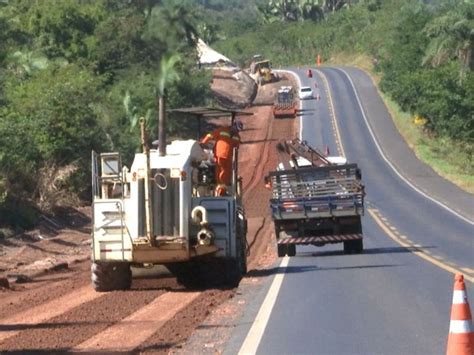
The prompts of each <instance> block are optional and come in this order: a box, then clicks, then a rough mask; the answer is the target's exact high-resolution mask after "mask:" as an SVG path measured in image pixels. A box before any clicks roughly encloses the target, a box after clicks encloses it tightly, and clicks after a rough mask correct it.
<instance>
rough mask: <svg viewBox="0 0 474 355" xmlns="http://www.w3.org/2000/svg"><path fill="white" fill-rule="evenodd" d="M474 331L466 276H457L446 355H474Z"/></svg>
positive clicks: (455, 278)
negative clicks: (465, 281) (465, 282)
mask: <svg viewBox="0 0 474 355" xmlns="http://www.w3.org/2000/svg"><path fill="white" fill-rule="evenodd" d="M473 354H474V331H473V328H472V316H471V310H470V309H469V302H468V301H467V292H466V285H465V284H464V276H463V275H462V274H456V276H455V277H454V292H453V305H452V308H451V322H450V324H449V336H448V347H447V350H446V355H473Z"/></svg>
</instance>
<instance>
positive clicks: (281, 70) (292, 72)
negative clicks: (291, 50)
mask: <svg viewBox="0 0 474 355" xmlns="http://www.w3.org/2000/svg"><path fill="white" fill-rule="evenodd" d="M275 71H276V72H277V73H278V72H283V73H287V74H290V75H293V76H294V77H295V78H296V81H297V82H298V85H299V87H301V79H300V77H299V75H298V74H296V73H295V72H294V71H290V70H284V69H278V70H275ZM299 102H300V107H299V111H300V113H301V110H302V109H303V101H302V100H299ZM299 139H300V141H302V140H303V115H301V114H300V133H299Z"/></svg>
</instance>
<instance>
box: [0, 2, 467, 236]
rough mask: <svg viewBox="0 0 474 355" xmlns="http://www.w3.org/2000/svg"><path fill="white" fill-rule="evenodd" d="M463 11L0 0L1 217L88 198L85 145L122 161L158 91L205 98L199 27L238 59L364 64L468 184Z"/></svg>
mask: <svg viewBox="0 0 474 355" xmlns="http://www.w3.org/2000/svg"><path fill="white" fill-rule="evenodd" d="M473 17H474V5H473V4H472V3H471V2H469V1H467V0H465V1H463V0H450V1H441V0H439V1H421V0H420V1H413V0H391V1H381V0H360V1H356V0H352V1H350V0H346V1H345V0H326V1H323V0H320V1H317V0H280V1H277V0H273V1H267V0H182V1H172V0H142V1H126V0H119V1H115V0H81V1H78V0H61V1H55V0H43V1H36V2H31V1H28V0H0V228H2V227H5V226H13V227H14V228H29V227H32V226H34V225H35V223H36V222H37V220H38V217H39V216H40V215H41V214H54V210H55V208H56V207H57V206H58V205H64V204H68V203H69V204H76V203H78V201H87V199H88V196H89V192H90V183H89V182H90V152H91V150H92V149H94V150H97V151H108V150H117V151H121V152H124V153H125V160H127V159H129V158H130V157H131V156H132V155H133V153H134V152H135V151H136V150H137V149H138V147H139V137H138V132H137V130H138V127H137V121H138V118H139V117H142V116H143V117H145V118H146V119H147V125H148V127H149V131H150V132H156V131H157V129H156V121H157V120H156V117H157V114H158V97H159V96H162V95H165V96H166V98H167V100H168V107H171V108H172V107H179V106H184V105H186V106H187V105H202V104H212V103H211V102H209V95H208V93H209V90H208V83H209V80H210V77H209V73H207V72H206V71H202V70H198V68H197V66H196V60H197V57H196V53H195V51H194V49H193V48H194V42H195V40H196V36H200V37H201V38H203V39H204V40H205V41H206V42H208V43H209V44H211V45H212V46H213V47H214V48H216V49H217V50H218V51H220V52H222V53H223V54H225V55H226V56H227V57H229V58H231V59H232V60H233V61H235V62H237V63H238V64H240V65H241V66H244V67H245V66H247V65H248V64H249V62H250V59H251V57H252V56H253V55H254V54H262V55H264V56H265V57H267V58H269V59H271V60H272V62H273V64H274V66H276V67H278V66H280V65H281V66H286V65H306V64H309V63H315V57H316V55H317V54H319V55H321V56H322V58H323V60H324V62H327V61H331V62H333V63H344V64H356V65H358V66H361V67H363V68H364V69H367V70H369V71H371V73H372V74H373V75H374V77H375V78H376V80H377V82H378V83H379V87H380V89H381V91H382V92H383V93H384V97H386V102H387V105H388V106H389V108H390V109H391V112H392V113H396V114H395V115H394V116H395V117H396V121H397V124H398V125H399V127H400V130H401V131H402V133H403V132H412V133H410V134H408V133H404V135H405V137H408V138H407V140H408V141H409V142H411V143H410V144H411V145H413V146H414V147H415V150H416V151H417V154H419V156H420V157H422V158H423V159H426V160H428V162H429V163H430V164H431V165H433V166H435V168H436V169H439V170H440V171H443V173H444V174H446V175H447V176H448V177H450V178H451V179H453V180H454V181H456V182H458V183H459V184H460V185H461V186H464V187H465V188H466V189H468V190H470V191H474V182H473V178H472V177H473V176H474V162H473V157H474V118H473V112H474V74H473V72H472V67H473V57H474V54H473V53H474V52H473V47H474V44H473V41H474V39H473V35H472V34H473V33H474V25H473V22H474V19H473ZM167 61H168V62H167ZM169 63H171V64H173V65H171V66H170V65H167V64H169ZM163 68H167V70H166V71H165V72H163ZM167 78H168V79H167ZM163 80H164V81H165V82H166V86H163V85H162V84H163V83H164V82H163ZM165 88H166V89H165ZM403 113H405V114H403ZM397 117H401V118H400V119H398V118H397ZM415 117H417V120H416V123H417V124H416V125H415V123H414V118H415ZM193 129H194V127H193V124H192V122H190V121H185V120H182V119H173V118H171V119H170V120H169V121H168V131H169V134H171V135H183V133H184V134H186V133H187V132H192V131H193ZM409 137H412V138H409ZM151 138H153V139H156V134H154V135H153V137H151ZM2 234H4V235H5V234H7V232H4V233H2Z"/></svg>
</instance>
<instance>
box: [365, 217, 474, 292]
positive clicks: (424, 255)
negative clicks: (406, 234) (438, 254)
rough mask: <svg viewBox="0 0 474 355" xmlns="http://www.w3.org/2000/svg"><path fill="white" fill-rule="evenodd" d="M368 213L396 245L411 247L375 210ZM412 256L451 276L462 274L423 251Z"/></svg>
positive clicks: (470, 278)
mask: <svg viewBox="0 0 474 355" xmlns="http://www.w3.org/2000/svg"><path fill="white" fill-rule="evenodd" d="M368 211H369V214H370V215H371V216H372V218H373V219H374V220H375V222H376V223H377V224H378V225H379V227H380V228H382V230H383V231H384V232H385V233H386V234H387V235H388V236H389V237H390V238H391V239H393V240H394V241H395V242H397V243H398V244H400V245H401V246H402V247H405V248H409V247H411V245H410V244H409V243H407V242H405V241H403V240H402V239H400V238H398V237H397V236H396V235H395V234H394V233H393V232H392V231H391V230H390V229H389V228H388V227H387V226H386V225H385V224H384V223H383V222H382V220H381V219H380V217H379V216H378V215H377V213H376V210H374V209H372V208H369V209H368ZM412 253H413V254H415V255H417V256H419V257H421V258H423V259H425V260H426V261H429V262H430V263H432V264H434V265H436V266H438V267H440V268H441V269H443V270H445V271H448V272H450V273H452V274H457V273H461V274H462V273H463V272H462V270H463V269H458V268H456V267H452V266H450V265H448V264H447V263H445V262H441V261H439V260H436V259H435V257H432V256H430V255H427V254H426V253H425V252H424V251H423V250H421V251H416V250H414V251H412ZM464 279H465V280H468V281H470V282H472V283H474V277H471V276H468V275H464Z"/></svg>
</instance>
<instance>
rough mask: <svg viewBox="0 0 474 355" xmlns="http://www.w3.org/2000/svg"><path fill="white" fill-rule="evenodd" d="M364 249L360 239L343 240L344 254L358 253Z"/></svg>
mask: <svg viewBox="0 0 474 355" xmlns="http://www.w3.org/2000/svg"><path fill="white" fill-rule="evenodd" d="M363 250H364V244H363V241H362V239H360V240H350V241H347V242H344V254H360V253H362V251H363Z"/></svg>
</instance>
